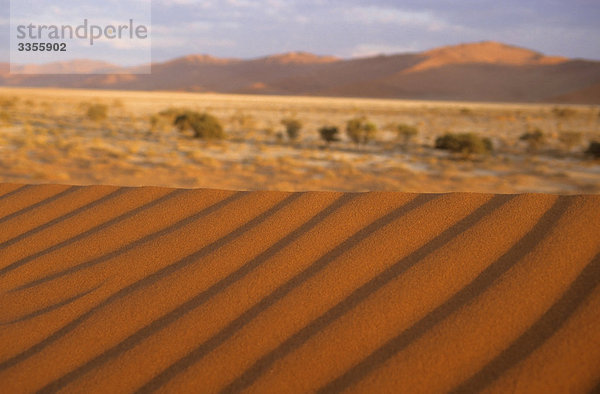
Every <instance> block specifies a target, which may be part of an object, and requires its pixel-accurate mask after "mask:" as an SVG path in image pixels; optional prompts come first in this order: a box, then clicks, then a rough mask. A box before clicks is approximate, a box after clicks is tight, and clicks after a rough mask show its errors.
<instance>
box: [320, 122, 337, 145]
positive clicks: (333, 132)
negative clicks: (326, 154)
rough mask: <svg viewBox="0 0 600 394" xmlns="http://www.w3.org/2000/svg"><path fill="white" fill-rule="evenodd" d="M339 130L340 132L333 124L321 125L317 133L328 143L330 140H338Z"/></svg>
mask: <svg viewBox="0 0 600 394" xmlns="http://www.w3.org/2000/svg"><path fill="white" fill-rule="evenodd" d="M339 132H340V130H339V129H338V128H337V127H335V126H331V127H328V126H325V127H321V128H320V129H319V134H320V135H321V139H322V140H323V141H325V142H326V143H327V145H329V144H330V143H332V142H336V141H339V140H340V139H339V137H338V134H339Z"/></svg>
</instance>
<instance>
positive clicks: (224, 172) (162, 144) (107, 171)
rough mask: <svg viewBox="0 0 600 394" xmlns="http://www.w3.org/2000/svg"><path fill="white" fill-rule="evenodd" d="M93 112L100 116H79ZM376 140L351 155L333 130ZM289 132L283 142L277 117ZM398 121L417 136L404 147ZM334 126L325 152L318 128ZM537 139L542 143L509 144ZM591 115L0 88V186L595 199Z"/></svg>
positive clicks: (567, 109) (595, 110)
mask: <svg viewBox="0 0 600 394" xmlns="http://www.w3.org/2000/svg"><path fill="white" fill-rule="evenodd" d="M93 105H100V106H105V108H106V109H107V114H106V116H105V117H100V118H97V119H96V118H91V117H89V116H88V110H89V108H90V106H93ZM169 108H180V109H183V108H185V109H190V110H195V111H199V112H205V111H206V112H209V113H211V114H213V115H215V116H216V117H217V118H218V119H219V120H220V122H221V123H222V124H223V126H224V128H225V132H226V134H227V137H226V138H225V139H224V140H220V141H216V142H215V141H202V140H198V139H194V138H191V136H190V135H187V134H185V133H181V132H180V131H179V130H177V128H175V127H173V125H172V124H171V123H168V122H167V123H165V122H163V121H160V119H159V120H158V121H157V114H158V113H160V112H161V111H165V110H168V109H169ZM357 116H364V117H366V118H368V119H369V120H370V121H371V122H373V123H374V124H375V125H376V126H377V128H378V130H379V131H378V133H377V135H376V136H375V139H374V140H373V141H370V142H369V143H368V144H365V145H363V146H356V145H355V144H353V143H352V142H350V141H349V140H348V138H347V137H346V135H345V133H344V129H345V125H346V122H347V121H348V120H349V119H352V118H354V117H357ZM289 117H293V118H296V119H298V120H300V121H301V122H302V124H303V128H302V130H301V131H300V136H299V138H298V140H296V141H290V140H289V139H288V138H287V135H286V133H285V129H284V126H283V125H282V124H281V120H282V119H284V118H289ZM398 124H406V125H409V126H414V127H416V128H417V130H418V134H417V135H416V136H414V138H413V139H411V140H407V141H404V140H403V139H402V138H399V137H398V135H397V134H396V133H395V132H394V130H395V128H396V126H397V125H398ZM323 126H337V127H339V129H340V137H341V141H339V142H334V143H332V144H331V145H330V146H326V144H325V143H324V142H323V141H321V139H320V137H319V133H318V129H319V128H321V127H323ZM536 130H537V131H540V132H541V133H542V134H543V136H544V139H543V141H541V142H539V143H537V144H532V143H530V142H527V141H522V140H520V137H521V136H522V135H523V134H525V133H528V132H532V131H536ZM448 132H450V133H475V134H477V135H480V136H482V137H487V138H490V139H491V141H492V142H493V145H494V151H493V152H492V153H491V154H489V155H471V156H469V157H464V155H456V154H451V153H448V152H446V151H440V150H436V149H434V144H435V140H436V138H437V137H439V136H440V135H442V134H444V133H448ZM594 140H600V107H599V106H566V105H550V104H548V105H541V104H540V105H538V104H481V103H458V102H425V101H423V102H418V101H399V100H375V99H373V100H371V99H342V98H340V99H329V98H307V97H280V96H241V95H217V94H194V93H166V92H122V91H121V92H116V91H92V90H57V89H24V88H0V182H16V183H30V184H31V183H59V184H76V185H90V184H104V185H119V186H141V185H145V186H166V187H182V188H198V187H201V188H216V189H228V190H281V191H307V190H314V191H318V190H324V191H384V190H385V191H403V192H453V191H463V192H487V193H521V192H543V193H558V194H589V193H598V192H600V162H599V161H598V160H594V159H593V158H590V157H587V156H586V155H584V152H585V151H586V149H587V147H588V145H589V143H590V142H591V141H594Z"/></svg>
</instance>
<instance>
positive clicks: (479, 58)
mask: <svg viewBox="0 0 600 394" xmlns="http://www.w3.org/2000/svg"><path fill="white" fill-rule="evenodd" d="M423 55H424V56H426V60H424V61H422V62H420V63H419V64H417V65H416V66H414V67H411V68H409V69H408V70H405V73H410V72H416V71H423V70H427V69H431V68H438V67H443V66H447V65H456V64H469V63H472V64H494V65H510V66H527V65H554V64H560V63H564V62H566V61H568V60H569V59H567V58H564V57H559V56H545V55H543V54H541V53H539V52H535V51H532V50H529V49H525V48H519V47H515V46H511V45H506V44H502V43H499V42H495V41H483V42H478V43H471V44H460V45H454V46H448V47H442V48H437V49H432V50H430V51H427V52H424V53H423Z"/></svg>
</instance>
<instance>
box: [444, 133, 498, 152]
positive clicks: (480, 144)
mask: <svg viewBox="0 0 600 394" xmlns="http://www.w3.org/2000/svg"><path fill="white" fill-rule="evenodd" d="M435 148H436V149H442V150H447V151H450V152H454V153H460V154H462V155H465V156H469V155H472V154H487V153H490V152H492V151H493V149H494V147H493V144H492V141H491V140H490V139H489V138H481V137H480V136H478V135H477V134H473V133H463V134H452V133H448V134H445V135H443V136H441V137H438V138H437V139H436V140H435Z"/></svg>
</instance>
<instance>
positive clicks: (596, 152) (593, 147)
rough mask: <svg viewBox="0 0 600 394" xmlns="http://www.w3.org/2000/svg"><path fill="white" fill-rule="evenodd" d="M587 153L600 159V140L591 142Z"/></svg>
mask: <svg viewBox="0 0 600 394" xmlns="http://www.w3.org/2000/svg"><path fill="white" fill-rule="evenodd" d="M585 153H586V154H588V155H590V156H592V157H594V158H595V159H600V142H598V141H592V142H590V146H589V147H588V149H587V151H585Z"/></svg>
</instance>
